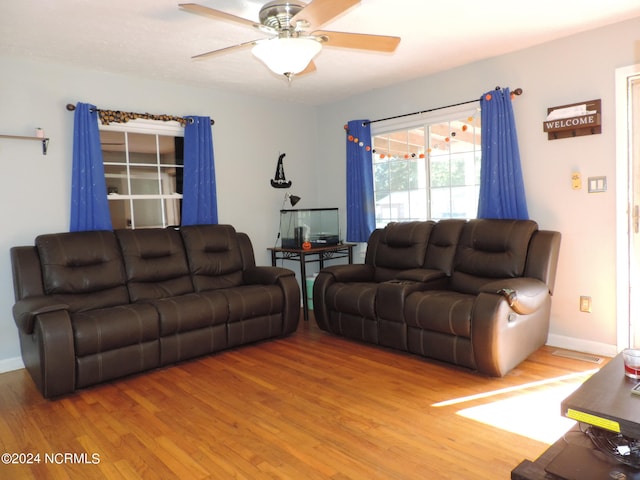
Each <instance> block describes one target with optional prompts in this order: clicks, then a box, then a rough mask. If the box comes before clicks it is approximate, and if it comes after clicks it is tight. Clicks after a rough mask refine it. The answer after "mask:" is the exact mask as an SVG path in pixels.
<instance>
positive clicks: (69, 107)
mask: <svg viewBox="0 0 640 480" xmlns="http://www.w3.org/2000/svg"><path fill="white" fill-rule="evenodd" d="M75 109H76V106H75V105H74V104H72V103H67V110H69V111H70V112H73V111H74V110H75Z"/></svg>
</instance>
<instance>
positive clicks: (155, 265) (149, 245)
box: [115, 228, 193, 302]
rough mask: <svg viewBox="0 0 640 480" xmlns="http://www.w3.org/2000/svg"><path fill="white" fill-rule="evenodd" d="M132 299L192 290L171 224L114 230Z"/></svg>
mask: <svg viewBox="0 0 640 480" xmlns="http://www.w3.org/2000/svg"><path fill="white" fill-rule="evenodd" d="M115 234H116V238H117V239H118V242H119V244H120V248H121V249H122V255H123V258H124V266H125V271H126V275H127V287H128V289H129V296H130V297H131V301H132V302H139V301H145V300H150V299H157V298H166V297H174V296H177V295H184V294H186V293H191V292H193V284H192V283H191V276H190V274H189V266H188V264H187V256H186V254H185V251H184V246H183V244H182V237H181V236H180V232H178V231H176V230H174V229H172V228H151V229H138V230H116V232H115Z"/></svg>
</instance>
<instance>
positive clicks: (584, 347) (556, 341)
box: [547, 333, 618, 357]
mask: <svg viewBox="0 0 640 480" xmlns="http://www.w3.org/2000/svg"><path fill="white" fill-rule="evenodd" d="M547 345H548V346H550V347H557V348H564V349H565V350H574V351H576V352H582V353H590V354H592V355H601V356H603V357H615V356H616V355H617V354H618V349H617V348H616V346H615V345H609V344H608V343H601V342H594V341H591V340H584V339H582V338H575V337H566V336H564V335H556V334H553V333H550V334H549V336H548V337H547Z"/></svg>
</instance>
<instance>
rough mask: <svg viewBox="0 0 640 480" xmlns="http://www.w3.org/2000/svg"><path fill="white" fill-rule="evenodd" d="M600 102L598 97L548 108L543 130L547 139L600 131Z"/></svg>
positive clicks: (591, 133)
mask: <svg viewBox="0 0 640 480" xmlns="http://www.w3.org/2000/svg"><path fill="white" fill-rule="evenodd" d="M601 103H602V102H601V101H600V100H599V99H598V100H590V101H588V102H580V103H573V104H570V105H562V106H559V107H551V108H548V109H547V118H546V120H545V121H544V122H543V130H544V131H545V132H547V134H548V138H549V140H556V139H558V138H569V137H579V136H583V135H593V134H596V133H602V126H601V123H600V114H601Z"/></svg>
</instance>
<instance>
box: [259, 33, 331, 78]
mask: <svg viewBox="0 0 640 480" xmlns="http://www.w3.org/2000/svg"><path fill="white" fill-rule="evenodd" d="M321 49H322V45H321V44H320V42H319V41H317V40H315V39H313V38H308V37H296V38H273V39H270V40H264V41H259V42H258V43H257V44H256V45H255V46H254V47H253V49H252V50H251V52H252V53H253V54H254V55H255V56H256V57H258V58H259V59H260V60H262V61H263V62H264V63H265V65H266V66H267V67H269V69H270V70H271V71H272V72H274V73H277V74H278V75H285V74H296V73H300V72H302V71H303V70H304V69H305V68H307V66H308V65H309V62H310V61H311V60H312V59H313V57H315V56H316V55H317V54H318V53H319V52H320V50H321Z"/></svg>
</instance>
